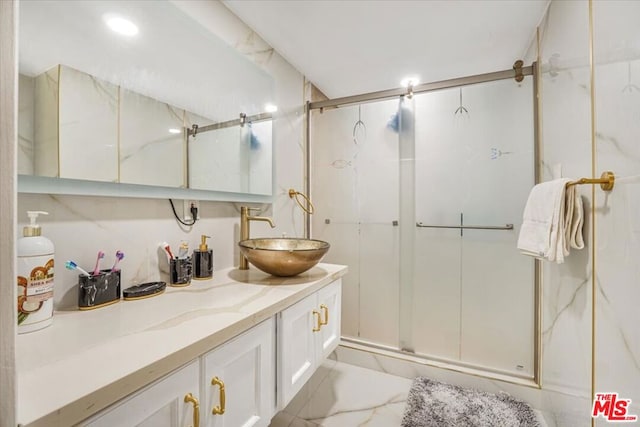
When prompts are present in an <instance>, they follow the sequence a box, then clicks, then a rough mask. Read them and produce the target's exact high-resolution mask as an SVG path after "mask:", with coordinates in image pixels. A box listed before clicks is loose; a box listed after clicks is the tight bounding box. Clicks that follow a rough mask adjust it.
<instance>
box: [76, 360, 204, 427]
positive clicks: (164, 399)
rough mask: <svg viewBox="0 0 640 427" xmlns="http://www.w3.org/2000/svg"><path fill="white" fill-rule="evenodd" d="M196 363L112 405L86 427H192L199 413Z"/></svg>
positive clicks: (198, 386) (197, 363)
mask: <svg viewBox="0 0 640 427" xmlns="http://www.w3.org/2000/svg"><path fill="white" fill-rule="evenodd" d="M199 396H200V363H199V361H197V360H194V361H193V362H191V363H189V364H188V365H187V366H184V367H183V368H180V369H178V370H177V371H175V372H173V373H171V374H169V375H167V376H166V377H164V378H162V379H160V380H158V381H156V382H155V383H153V384H151V385H149V386H147V387H145V388H143V389H142V390H140V391H138V392H136V393H134V394H133V395H132V396H129V397H128V398H126V399H125V400H123V401H121V402H119V403H116V404H114V405H112V406H110V407H109V408H107V409H105V410H104V411H103V412H101V413H100V414H98V415H97V416H95V417H93V418H92V419H91V420H89V421H87V422H84V423H81V424H80V425H82V426H88V427H116V426H118V427H120V426H139V427H183V426H196V425H197V424H198V418H199V415H200V414H199V412H194V411H198V405H197V404H198V399H199Z"/></svg>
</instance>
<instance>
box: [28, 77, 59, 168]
mask: <svg viewBox="0 0 640 427" xmlns="http://www.w3.org/2000/svg"><path fill="white" fill-rule="evenodd" d="M35 79H36V86H35V124H34V127H35V131H34V138H35V139H34V170H35V174H36V175H38V176H50V177H58V176H60V170H59V169H60V168H59V159H58V140H59V138H58V136H59V134H58V132H59V127H60V123H59V116H58V101H59V95H60V90H59V80H60V71H59V67H54V68H52V69H50V70H48V71H46V72H44V73H42V74H40V75H39V76H37V77H36V78H35Z"/></svg>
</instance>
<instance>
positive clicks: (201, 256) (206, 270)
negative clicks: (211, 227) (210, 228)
mask: <svg viewBox="0 0 640 427" xmlns="http://www.w3.org/2000/svg"><path fill="white" fill-rule="evenodd" d="M210 238H211V236H205V235H204V234H203V235H202V236H201V239H202V241H201V242H200V246H199V247H198V249H197V250H194V251H193V270H194V272H193V273H194V274H193V277H194V279H200V280H204V279H211V278H212V277H213V251H212V250H211V249H209V247H208V246H207V239H210Z"/></svg>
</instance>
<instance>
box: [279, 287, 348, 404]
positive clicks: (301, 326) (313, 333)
mask: <svg viewBox="0 0 640 427" xmlns="http://www.w3.org/2000/svg"><path fill="white" fill-rule="evenodd" d="M341 295H342V281H341V280H336V281H335V282H333V283H331V284H329V285H327V286H326V287H324V288H322V289H320V290H319V291H318V292H316V293H314V294H312V295H310V296H308V297H306V298H305V299H303V300H302V301H299V302H298V303H296V304H294V305H293V306H291V307H289V308H287V309H286V310H283V311H282V312H280V313H279V315H278V409H282V408H284V407H285V406H287V404H288V403H289V402H290V401H291V399H292V398H293V397H294V396H295V395H296V394H297V393H298V392H299V391H300V389H301V388H302V386H303V385H304V384H305V383H306V382H307V381H308V380H309V378H311V375H312V374H313V373H314V372H315V370H316V369H317V368H318V366H319V365H320V364H321V363H322V361H323V360H324V359H325V358H326V357H327V356H328V355H329V354H330V353H331V352H332V351H333V350H334V349H335V348H336V347H337V346H338V344H339V341H340V304H341Z"/></svg>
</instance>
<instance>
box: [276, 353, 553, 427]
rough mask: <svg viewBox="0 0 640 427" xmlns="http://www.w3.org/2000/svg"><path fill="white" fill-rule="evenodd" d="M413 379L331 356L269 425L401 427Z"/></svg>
mask: <svg viewBox="0 0 640 427" xmlns="http://www.w3.org/2000/svg"><path fill="white" fill-rule="evenodd" d="M411 382H412V380H411V379H408V378H403V377H399V376H395V375H391V374H387V373H384V372H380V371H376V370H372V369H367V368H362V367H360V366H356V365H351V364H347V363H344V362H338V361H336V360H335V359H334V358H329V359H327V360H326V361H325V362H324V363H323V364H322V366H321V367H320V368H318V370H317V371H316V372H315V374H314V375H313V376H312V377H311V379H309V381H308V382H307V384H306V385H305V386H304V387H303V388H302V390H301V391H300V392H299V393H298V394H297V395H296V396H295V397H294V398H293V400H292V401H291V403H289V405H288V406H287V407H286V408H284V410H282V411H280V412H278V413H277V414H276V416H275V417H274V418H273V420H272V421H271V424H270V425H269V427H356V426H367V427H399V426H400V422H401V421H402V415H403V413H404V407H405V403H406V399H407V395H408V393H409V389H410V388H411ZM534 412H536V414H537V415H538V418H539V420H540V424H541V426H546V425H547V424H546V423H545V421H544V418H543V417H542V414H541V413H540V411H534Z"/></svg>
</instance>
